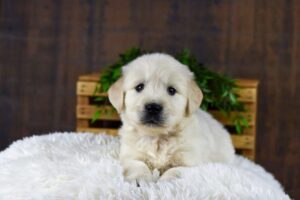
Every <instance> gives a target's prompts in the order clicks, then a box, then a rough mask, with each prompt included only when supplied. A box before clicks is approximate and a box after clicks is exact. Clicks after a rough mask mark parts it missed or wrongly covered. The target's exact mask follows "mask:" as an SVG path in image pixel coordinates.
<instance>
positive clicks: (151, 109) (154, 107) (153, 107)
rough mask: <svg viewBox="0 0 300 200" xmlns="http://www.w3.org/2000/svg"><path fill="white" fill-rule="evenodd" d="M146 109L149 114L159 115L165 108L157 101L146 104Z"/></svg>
mask: <svg viewBox="0 0 300 200" xmlns="http://www.w3.org/2000/svg"><path fill="white" fill-rule="evenodd" d="M145 110H146V111H147V113H149V114H152V115H157V114H160V113H161V111H162V110H163V107H162V106H161V105H159V104H157V103H148V104H146V105H145Z"/></svg>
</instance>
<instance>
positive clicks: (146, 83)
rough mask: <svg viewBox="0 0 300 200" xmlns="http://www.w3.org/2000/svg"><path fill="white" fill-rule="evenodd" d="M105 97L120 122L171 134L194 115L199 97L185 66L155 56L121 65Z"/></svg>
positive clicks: (150, 55)
mask: <svg viewBox="0 0 300 200" xmlns="http://www.w3.org/2000/svg"><path fill="white" fill-rule="evenodd" d="M108 95H109V100H110V102H111V103H112V105H113V106H114V107H115V108H116V109H117V111H118V112H119V113H120V114H121V117H122V120H123V123H124V122H125V123H128V124H130V125H132V126H133V127H135V128H140V129H148V130H149V129H151V131H152V132H168V131H172V130H173V129H174V128H176V126H178V125H180V123H181V122H182V120H183V119H184V118H185V117H188V116H190V115H191V114H193V113H194V112H195V110H196V109H197V108H198V107H199V106H200V104H201V101H202V97H203V95H202V92H201V90H200V88H199V87H198V86H197V84H196V83H195V82H194V80H193V73H192V72H191V71H189V69H188V67H187V66H185V65H183V64H181V63H180V62H178V61H177V60H175V59H174V58H173V57H171V56H169V55H166V54H159V53H154V54H147V55H144V56H141V57H139V58H137V59H135V60H134V61H132V62H131V63H129V64H128V65H126V66H124V67H123V75H122V77H121V78H120V79H119V80H118V81H117V82H116V83H114V84H113V85H112V86H111V87H110V89H109V91H108Z"/></svg>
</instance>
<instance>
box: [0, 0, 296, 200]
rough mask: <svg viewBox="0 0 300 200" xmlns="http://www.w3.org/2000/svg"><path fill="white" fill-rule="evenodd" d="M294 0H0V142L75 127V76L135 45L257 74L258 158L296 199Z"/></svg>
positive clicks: (229, 70) (246, 75) (247, 75)
mask: <svg viewBox="0 0 300 200" xmlns="http://www.w3.org/2000/svg"><path fill="white" fill-rule="evenodd" d="M299 36H300V1H297V0H264V1H261V0H243V1H238V0H233V1H222V0H216V1H209V0H207V1H192V0H187V1H185V2H184V3H183V2H182V1H177V0H175V1H173V0H172V1H171V0H166V1H157V0H154V1H148V0H141V1H132V0H122V1H120V0H112V1H95V0H73V1H72V2H71V1H69V0H60V1H59V0H44V1H36V0H28V1H26V2H25V1H18V0H1V1H0V134H1V135H0V148H1V149H4V148H5V147H7V146H8V145H9V144H10V143H11V142H12V141H14V140H16V139H19V138H22V137H24V136H29V135H32V134H40V133H47V132H50V131H56V130H57V131H59V130H66V131H68V130H69V131H71V130H74V129H75V109H76V108H75V102H76V94H75V92H76V80H77V78H78V76H79V75H81V74H88V73H91V72H96V71H100V69H101V68H102V67H103V66H104V65H106V64H108V63H111V62H112V61H114V60H115V59H116V58H117V55H118V54H119V53H120V52H122V51H124V50H125V49H127V48H129V47H132V46H133V45H139V46H141V47H143V48H145V49H147V50H156V51H165V52H169V53H176V52H178V51H180V50H181V49H182V48H185V47H186V48H189V49H191V51H192V52H194V53H195V55H196V56H197V58H198V59H199V60H201V61H202V62H203V63H205V64H206V65H207V66H210V68H211V69H213V70H216V71H219V72H222V73H226V74H228V75H230V76H234V77H237V78H249V79H259V80H260V90H259V94H258V95H259V105H258V110H259V112H258V120H257V123H258V131H257V132H258V135H257V137H258V141H257V145H258V146H257V160H258V163H260V164H261V165H263V166H264V167H265V168H266V169H267V170H268V171H270V172H272V173H274V175H275V177H276V178H277V179H278V180H279V181H280V182H282V183H283V186H284V188H285V190H286V191H287V192H288V193H289V194H290V195H291V196H292V197H293V198H295V199H300V191H299V189H298V188H299V187H300V174H299V171H300V170H299V166H300V160H299V157H300V156H299V146H300V144H299V141H300V132H299V128H297V125H298V124H299V114H300V113H299V111H300V95H299V92H298V91H299V90H300V79H299V77H300V71H299V66H300V39H299Z"/></svg>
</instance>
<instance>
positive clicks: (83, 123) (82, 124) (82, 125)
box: [77, 118, 89, 128]
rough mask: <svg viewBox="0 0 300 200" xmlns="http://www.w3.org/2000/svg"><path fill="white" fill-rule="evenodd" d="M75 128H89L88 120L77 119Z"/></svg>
mask: <svg viewBox="0 0 300 200" xmlns="http://www.w3.org/2000/svg"><path fill="white" fill-rule="evenodd" d="M77 127H80V128H88V127H89V120H87V119H78V118H77Z"/></svg>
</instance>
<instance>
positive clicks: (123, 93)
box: [109, 53, 234, 181]
mask: <svg viewBox="0 0 300 200" xmlns="http://www.w3.org/2000/svg"><path fill="white" fill-rule="evenodd" d="M140 83H144V85H145V86H144V90H143V91H142V92H137V91H136V90H135V87H136V85H138V84H140ZM169 86H172V87H174V88H175V89H176V90H177V93H176V94H175V95H174V96H171V95H169V94H168V92H167V88H168V87H169ZM109 99H110V101H111V103H112V104H113V105H114V107H115V108H116V109H117V110H118V112H119V113H120V116H121V119H122V122H123V125H122V127H121V128H120V130H119V134H120V135H121V150H120V160H121V163H122V165H123V167H124V175H125V177H126V178H127V180H129V181H139V180H152V177H153V176H152V172H153V170H156V169H157V170H158V171H159V172H160V174H161V178H160V180H167V179H170V178H174V177H179V176H180V174H179V170H178V168H179V167H188V166H196V165H199V164H202V163H207V162H226V163H229V162H231V161H232V160H233V158H234V148H233V145H232V142H231V139H230V136H229V134H228V132H227V131H226V130H225V129H224V128H223V126H222V125H221V124H220V123H219V122H217V121H216V120H215V119H213V118H212V117H211V116H210V115H209V114H208V113H207V112H205V111H202V110H200V109H198V108H199V106H200V103H201V100H202V92H201V90H200V89H199V88H198V86H197V85H196V84H195V82H194V81H193V73H192V72H191V71H189V69H188V67H187V66H185V65H182V64H181V63H179V62H178V61H177V60H175V59H174V58H173V57H171V56H169V55H166V54H160V53H154V54H147V55H144V56H141V57H139V58H137V59H136V60H134V61H132V62H131V63H129V64H128V65H126V66H124V67H123V75H122V77H121V78H120V79H119V80H118V81H117V82H116V83H115V84H114V85H113V86H112V87H111V88H110V89H109ZM149 102H158V103H159V104H161V105H162V106H163V116H164V119H165V123H164V124H163V126H161V127H155V126H154V127H152V126H146V125H143V124H142V123H141V115H142V113H143V109H144V106H145V104H146V103H149Z"/></svg>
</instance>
